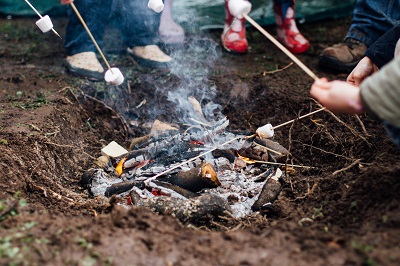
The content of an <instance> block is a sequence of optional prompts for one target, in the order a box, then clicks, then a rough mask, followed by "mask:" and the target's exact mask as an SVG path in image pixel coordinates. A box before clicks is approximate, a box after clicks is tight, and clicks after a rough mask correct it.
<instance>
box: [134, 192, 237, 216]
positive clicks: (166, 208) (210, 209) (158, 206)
mask: <svg viewBox="0 0 400 266" xmlns="http://www.w3.org/2000/svg"><path fill="white" fill-rule="evenodd" d="M141 206H144V207H147V208H150V209H151V210H152V211H154V212H157V213H159V214H163V215H172V216H175V217H176V218H178V219H179V221H181V222H182V223H198V222H200V220H212V219H214V218H216V217H218V216H219V215H222V214H223V213H224V212H226V211H228V212H231V210H230V207H229V204H228V202H227V201H226V200H225V199H223V198H221V197H219V196H217V195H213V194H208V195H203V196H200V197H196V198H193V199H187V200H184V199H177V198H172V197H165V196H160V197H154V198H151V199H148V200H144V201H142V202H141Z"/></svg>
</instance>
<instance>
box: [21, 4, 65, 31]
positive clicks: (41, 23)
mask: <svg viewBox="0 0 400 266" xmlns="http://www.w3.org/2000/svg"><path fill="white" fill-rule="evenodd" d="M25 2H26V3H27V4H28V5H29V6H30V7H31V8H32V10H33V11H35V13H36V14H37V15H38V16H39V17H40V19H39V20H38V21H36V26H38V27H39V29H40V30H41V31H42V32H43V33H46V32H48V31H50V30H51V31H53V32H54V34H55V35H57V36H58V37H59V38H60V39H62V38H61V36H60V34H58V32H56V30H55V29H54V27H53V22H51V19H50V17H49V16H48V15H46V16H44V17H42V15H41V14H40V13H39V11H37V10H36V8H35V7H34V6H33V5H32V4H31V3H30V2H29V1H28V0H25Z"/></svg>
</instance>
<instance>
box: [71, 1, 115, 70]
mask: <svg viewBox="0 0 400 266" xmlns="http://www.w3.org/2000/svg"><path fill="white" fill-rule="evenodd" d="M70 5H71V7H72V9H73V10H74V11H75V14H76V16H77V17H78V18H79V20H80V21H81V23H82V25H83V27H84V28H85V30H86V31H87V33H88V34H89V37H90V39H92V42H93V43H94V45H95V46H96V48H97V51H99V54H100V55H101V57H102V58H103V60H104V63H106V65H107V68H108V69H109V70H110V71H111V73H112V74H114V73H113V72H112V70H111V66H110V64H109V63H108V61H107V59H106V57H105V56H104V54H103V52H102V51H101V49H100V47H99V45H98V44H97V42H96V40H95V39H94V37H93V35H92V33H91V32H90V30H89V28H88V26H87V25H86V23H85V21H84V20H83V18H82V16H81V14H80V13H79V11H78V9H77V8H76V6H75V4H74V3H73V2H72V3H71V4H70Z"/></svg>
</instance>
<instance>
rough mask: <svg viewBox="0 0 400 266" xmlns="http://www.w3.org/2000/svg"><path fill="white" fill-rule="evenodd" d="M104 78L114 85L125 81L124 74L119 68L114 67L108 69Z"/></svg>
mask: <svg viewBox="0 0 400 266" xmlns="http://www.w3.org/2000/svg"><path fill="white" fill-rule="evenodd" d="M104 79H105V80H106V81H107V82H108V83H110V84H112V85H116V86H119V85H121V84H122V83H123V82H124V75H122V73H121V71H120V70H119V69H118V68H116V67H112V68H110V69H109V70H107V71H106V74H105V75H104Z"/></svg>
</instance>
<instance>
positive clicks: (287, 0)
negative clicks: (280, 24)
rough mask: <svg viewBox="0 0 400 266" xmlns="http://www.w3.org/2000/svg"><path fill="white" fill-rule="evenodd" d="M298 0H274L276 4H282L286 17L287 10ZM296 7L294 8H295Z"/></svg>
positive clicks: (283, 14) (283, 13)
mask: <svg viewBox="0 0 400 266" xmlns="http://www.w3.org/2000/svg"><path fill="white" fill-rule="evenodd" d="M295 3H296V1H295V0H274V5H276V6H279V5H281V6H282V16H283V17H284V18H285V17H286V11H287V9H288V8H289V7H294V5H295ZM293 9H294V8H293Z"/></svg>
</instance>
